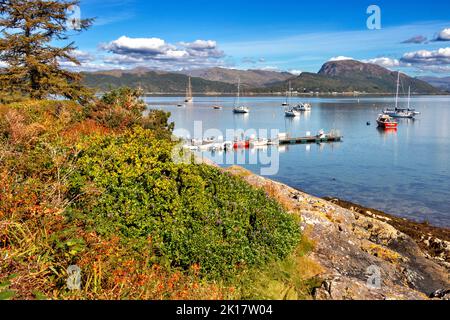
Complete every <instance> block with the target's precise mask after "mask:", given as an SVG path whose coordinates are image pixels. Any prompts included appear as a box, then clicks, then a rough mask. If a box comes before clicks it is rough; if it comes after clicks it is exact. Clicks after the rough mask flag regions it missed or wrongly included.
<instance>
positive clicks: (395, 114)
mask: <svg viewBox="0 0 450 320" xmlns="http://www.w3.org/2000/svg"><path fill="white" fill-rule="evenodd" d="M399 91H400V71H399V72H398V76H397V93H396V94H395V108H394V109H386V110H384V111H383V114H385V115H388V116H390V117H392V118H408V119H413V118H414V117H415V116H416V115H417V114H418V113H417V112H416V111H415V110H413V109H411V108H410V100H411V87H409V90H408V91H409V92H408V108H407V109H405V108H399V107H398V96H399Z"/></svg>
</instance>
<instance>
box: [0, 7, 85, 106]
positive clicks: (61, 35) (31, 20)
mask: <svg viewBox="0 0 450 320" xmlns="http://www.w3.org/2000/svg"><path fill="white" fill-rule="evenodd" d="M78 4H79V0H0V32H1V36H0V62H3V64H4V65H5V66H4V68H2V69H1V70H0V85H1V88H0V91H2V92H3V94H9V95H14V94H20V95H25V96H29V97H31V98H34V99H45V98H48V97H49V96H50V95H59V96H64V97H66V98H70V99H80V98H82V97H83V95H84V94H85V93H86V92H87V91H86V90H85V89H84V88H83V86H82V85H81V83H80V81H81V78H80V75H79V74H78V73H76V72H71V71H69V70H66V69H64V68H62V67H61V62H64V61H65V62H71V63H73V64H75V65H80V63H79V61H78V60H77V59H76V58H75V56H74V52H75V50H76V47H75V45H74V43H73V42H69V43H68V39H69V37H70V35H71V34H73V33H74V32H76V33H78V32H81V31H84V30H86V29H88V28H89V27H90V26H91V24H92V21H93V20H92V19H79V20H78V19H77V20H76V21H72V22H73V23H72V24H71V21H70V11H71V10H73V8H76V7H77V6H78ZM74 27H75V28H74ZM55 43H57V44H61V43H63V45H60V46H59V47H58V46H56V45H55Z"/></svg>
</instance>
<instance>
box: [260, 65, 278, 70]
mask: <svg viewBox="0 0 450 320" xmlns="http://www.w3.org/2000/svg"><path fill="white" fill-rule="evenodd" d="M260 69H261V70H264V71H279V70H280V69H279V68H278V67H275V66H265V67H262V68H260Z"/></svg>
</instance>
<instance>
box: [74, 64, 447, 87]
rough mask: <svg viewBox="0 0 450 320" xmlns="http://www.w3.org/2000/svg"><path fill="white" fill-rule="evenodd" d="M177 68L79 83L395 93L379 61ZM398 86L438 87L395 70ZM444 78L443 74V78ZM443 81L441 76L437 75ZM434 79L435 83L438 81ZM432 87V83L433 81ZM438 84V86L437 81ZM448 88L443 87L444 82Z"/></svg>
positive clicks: (100, 75)
mask: <svg viewBox="0 0 450 320" xmlns="http://www.w3.org/2000/svg"><path fill="white" fill-rule="evenodd" d="M186 73H187V74H183V73H174V72H164V71H154V70H149V69H146V68H139V69H133V70H128V71H123V70H110V71H99V72H93V73H86V72H85V73H82V76H83V78H84V80H83V81H84V83H85V84H86V85H87V86H89V87H92V88H97V89H100V90H103V91H104V90H108V89H110V88H117V87H121V86H129V87H135V88H137V87H141V88H142V89H144V91H145V92H147V93H150V92H152V93H176V94H184V93H185V91H186V86H187V83H188V77H189V75H190V76H192V87H193V91H194V93H235V92H236V90H237V88H236V81H237V79H238V78H241V82H242V84H243V86H244V90H243V94H245V92H252V93H256V94H257V93H264V94H270V93H279V92H285V91H286V90H287V88H288V83H289V81H290V82H291V87H292V88H293V89H294V90H295V91H298V92H307V93H309V92H320V93H334V92H337V93H343V92H354V91H358V92H360V93H380V94H381V93H385V94H390V93H394V92H395V87H396V81H397V72H394V71H391V70H388V69H386V68H383V67H381V66H378V65H375V64H370V63H363V62H359V61H354V60H345V61H330V62H327V63H325V64H324V65H323V66H322V68H321V69H320V71H319V72H318V73H309V72H304V73H302V74H301V75H300V76H294V75H292V74H290V73H287V72H284V73H282V72H274V71H263V70H247V71H244V70H234V69H223V68H210V69H204V70H193V71H189V72H186ZM400 78H401V83H402V91H403V92H407V91H408V87H409V86H410V87H411V92H412V93H415V94H439V93H442V89H438V88H436V87H433V86H432V85H431V84H429V83H427V82H425V81H423V80H420V79H417V78H411V77H409V76H407V75H406V74H403V73H402V74H401V76H400ZM446 79H448V78H446ZM440 81H441V82H445V79H444V80H442V79H441V80H440ZM441 82H440V83H441ZM435 85H436V86H437V84H435ZM439 87H441V88H443V86H439ZM447 88H448V87H447Z"/></svg>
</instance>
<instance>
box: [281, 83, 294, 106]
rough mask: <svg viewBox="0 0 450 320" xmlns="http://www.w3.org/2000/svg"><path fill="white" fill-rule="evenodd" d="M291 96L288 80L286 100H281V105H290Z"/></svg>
mask: <svg viewBox="0 0 450 320" xmlns="http://www.w3.org/2000/svg"><path fill="white" fill-rule="evenodd" d="M291 97H292V88H291V82H290V81H289V89H288V91H287V92H286V101H285V102H283V104H282V106H283V107H288V106H290V105H291Z"/></svg>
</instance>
